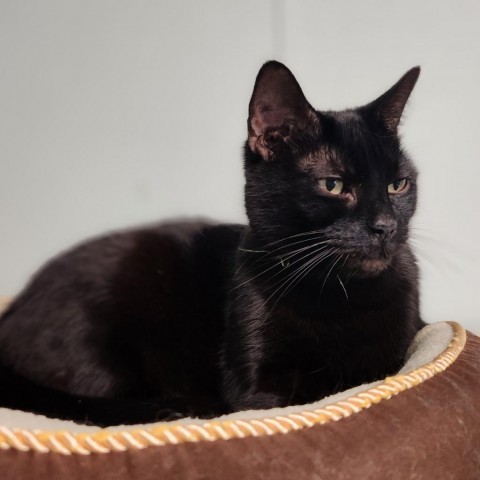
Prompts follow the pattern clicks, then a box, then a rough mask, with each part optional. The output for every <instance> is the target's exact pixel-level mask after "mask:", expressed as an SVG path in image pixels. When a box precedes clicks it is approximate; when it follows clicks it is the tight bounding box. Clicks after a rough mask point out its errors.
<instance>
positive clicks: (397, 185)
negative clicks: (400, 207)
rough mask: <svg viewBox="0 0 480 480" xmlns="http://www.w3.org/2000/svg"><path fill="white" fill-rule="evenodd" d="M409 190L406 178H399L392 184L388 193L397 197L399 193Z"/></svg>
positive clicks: (388, 188)
mask: <svg viewBox="0 0 480 480" xmlns="http://www.w3.org/2000/svg"><path fill="white" fill-rule="evenodd" d="M407 188H408V180H407V179H406V178H399V179H397V180H395V181H394V182H392V183H390V184H389V185H388V187H387V190H388V193H390V194H392V195H396V194H397V193H402V192H404V191H406V190H407Z"/></svg>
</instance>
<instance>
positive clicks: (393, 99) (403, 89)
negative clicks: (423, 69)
mask: <svg viewBox="0 0 480 480" xmlns="http://www.w3.org/2000/svg"><path fill="white" fill-rule="evenodd" d="M419 75H420V67H414V68H412V69H410V70H409V71H408V72H407V73H405V75H403V77H402V78H401V79H400V80H399V81H398V82H397V83H396V84H395V85H394V86H393V87H392V88H390V90H388V91H386V92H385V93H384V94H383V95H382V96H381V97H379V98H377V99H376V100H374V101H373V102H372V103H370V104H369V105H368V106H367V108H368V109H369V110H371V111H373V112H374V113H375V115H376V117H377V119H378V120H380V121H381V122H382V123H383V124H384V126H385V127H386V128H387V130H388V131H389V132H390V133H391V134H393V135H396V133H397V128H398V124H399V123H400V118H401V116H402V113H403V110H404V108H405V105H406V104H407V101H408V97H410V94H411V93H412V90H413V87H414V86H415V84H416V83H417V80H418V76H419Z"/></svg>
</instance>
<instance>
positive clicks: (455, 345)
mask: <svg viewBox="0 0 480 480" xmlns="http://www.w3.org/2000/svg"><path fill="white" fill-rule="evenodd" d="M448 323H449V324H450V326H451V327H452V329H453V338H452V341H451V342H450V344H449V346H448V347H447V349H446V350H445V351H444V352H442V353H441V354H440V355H439V356H438V357H436V358H435V360H433V361H432V362H431V363H427V364H425V365H423V366H422V367H420V368H418V369H416V370H413V371H411V372H410V373H408V374H403V375H395V376H393V377H387V378H386V379H385V380H384V381H383V382H382V383H381V384H380V385H377V386H375V387H373V388H370V389H367V390H364V391H363V392H360V393H358V394H356V395H354V396H352V397H350V398H348V399H347V400H343V401H339V402H335V403H332V404H330V405H326V406H325V407H323V408H318V409H315V410H306V411H303V412H299V413H290V414H285V415H278V416H275V417H265V418H262V419H254V420H225V421H211V422H207V423H203V424H201V425H181V424H176V425H175V424H164V425H158V426H155V427H151V428H143V429H139V428H133V429H131V430H128V429H127V430H122V431H114V430H108V429H102V430H99V431H98V432H95V433H71V432H68V431H55V432H46V431H38V430H33V431H32V430H21V429H10V428H6V427H0V450H1V449H4V450H8V449H15V450H19V451H22V452H28V451H36V452H40V453H48V452H56V453H60V454H63V455H71V454H75V453H76V454H80V455H90V454H92V453H109V452H123V451H126V450H132V449H133V450H140V449H143V448H146V447H152V446H156V447H159V446H162V445H167V444H178V443H184V442H202V441H215V440H229V439H231V438H244V437H250V436H252V437H258V436H263V435H274V434H278V433H288V432H291V431H293V430H301V429H303V428H310V427H313V426H314V425H323V424H325V423H328V422H331V421H335V422H336V421H338V420H341V419H342V418H346V417H349V416H350V415H352V414H354V413H359V412H361V411H362V410H365V409H367V408H369V407H371V406H372V405H374V404H377V403H379V402H381V401H382V400H387V399H389V398H391V397H392V396H393V395H397V394H399V393H401V392H403V391H404V390H408V389H410V388H413V387H415V386H417V385H420V384H421V383H423V382H424V381H426V380H428V379H430V378H432V377H433V376H435V375H436V374H438V373H441V372H443V371H444V370H446V369H447V368H448V367H449V366H450V365H452V364H453V363H454V362H455V360H456V359H457V358H458V356H459V355H460V353H461V352H462V350H463V349H464V347H465V343H466V332H465V329H464V328H463V327H462V326H460V325H459V324H458V323H455V322H448Z"/></svg>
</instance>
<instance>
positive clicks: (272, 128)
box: [248, 61, 318, 160]
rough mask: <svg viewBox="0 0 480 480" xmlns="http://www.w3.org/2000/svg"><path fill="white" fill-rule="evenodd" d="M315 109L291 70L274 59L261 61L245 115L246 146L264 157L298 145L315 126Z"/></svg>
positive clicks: (270, 156) (269, 156)
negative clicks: (263, 62) (262, 62)
mask: <svg viewBox="0 0 480 480" xmlns="http://www.w3.org/2000/svg"><path fill="white" fill-rule="evenodd" d="M317 124H318V119H317V115H316V113H315V110H314V109H313V108H312V107H311V105H310V104H309V103H308V101H307V99H306V98H305V96H304V94H303V92H302V89H301V88H300V85H299V84H298V82H297V80H296V79H295V77H294V76H293V74H292V72H290V70H289V69H288V68H287V67H286V66H285V65H283V64H281V63H279V62H275V61H270V62H267V63H265V65H263V67H262V68H261V69H260V71H259V72H258V75H257V79H256V81H255V87H254V89H253V94H252V98H251V100H250V105H249V116H248V146H249V147H250V149H251V150H252V151H253V152H255V153H258V154H259V155H261V157H262V158H263V159H264V160H273V159H274V158H275V157H276V156H277V155H279V154H281V153H282V152H284V151H286V150H288V149H292V148H295V147H296V146H298V142H299V140H300V139H302V138H305V137H306V136H308V134H309V133H313V131H314V130H315V129H316V128H318V125H317Z"/></svg>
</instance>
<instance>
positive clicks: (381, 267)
mask: <svg viewBox="0 0 480 480" xmlns="http://www.w3.org/2000/svg"><path fill="white" fill-rule="evenodd" d="M391 261H392V259H391V257H377V258H368V257H360V256H351V257H349V259H348V262H347V265H346V266H347V267H348V268H349V269H350V270H352V271H354V272H355V275H356V276H357V277H375V276H377V275H380V274H381V273H382V272H383V271H385V270H386V269H387V268H388V267H389V266H390V264H391Z"/></svg>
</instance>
